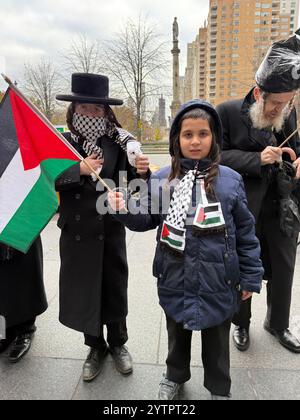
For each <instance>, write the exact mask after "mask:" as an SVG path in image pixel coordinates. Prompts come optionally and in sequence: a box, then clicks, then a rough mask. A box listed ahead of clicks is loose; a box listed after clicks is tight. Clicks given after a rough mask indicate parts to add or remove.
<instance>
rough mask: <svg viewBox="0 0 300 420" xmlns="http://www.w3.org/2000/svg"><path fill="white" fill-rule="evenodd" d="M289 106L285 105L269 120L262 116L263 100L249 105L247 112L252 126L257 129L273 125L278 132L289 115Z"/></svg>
mask: <svg viewBox="0 0 300 420" xmlns="http://www.w3.org/2000/svg"><path fill="white" fill-rule="evenodd" d="M289 113H290V111H289V106H288V105H287V106H286V107H285V108H284V109H283V110H282V112H281V114H280V115H279V116H278V117H276V118H274V119H273V120H269V119H267V118H266V117H265V116H264V101H263V100H259V101H257V102H255V103H254V104H253V105H251V107H250V110H249V114H250V118H251V121H252V124H253V127H254V128H257V129H258V130H263V129H265V128H270V127H273V128H274V130H275V131H276V132H277V133H278V132H279V131H281V130H282V127H283V125H284V123H285V121H286V120H287V118H288V116H289Z"/></svg>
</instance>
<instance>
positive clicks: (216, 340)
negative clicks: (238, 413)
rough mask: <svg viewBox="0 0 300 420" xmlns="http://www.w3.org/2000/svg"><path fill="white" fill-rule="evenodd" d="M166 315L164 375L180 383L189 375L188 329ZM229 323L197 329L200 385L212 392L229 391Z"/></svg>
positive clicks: (185, 380)
mask: <svg viewBox="0 0 300 420" xmlns="http://www.w3.org/2000/svg"><path fill="white" fill-rule="evenodd" d="M166 318H167V330H168V347H169V352H168V358H167V360H166V364H167V374H166V377H167V378H168V379H169V380H170V381H173V382H176V383H178V384H182V383H184V382H187V381H188V380H189V379H190V377H191V370H190V362H191V342H192V331H190V330H185V329H183V325H182V324H177V323H176V322H175V321H174V320H173V319H171V318H169V317H168V316H166ZM230 325H231V321H230V320H229V321H226V322H224V323H223V324H222V325H218V326H217V327H213V328H209V329H206V330H203V331H202V332H201V334H202V362H203V367H204V386H205V388H207V389H208V390H209V391H210V392H211V393H212V394H215V395H222V396H228V395H229V393H230V387H231V379H230V372H229V371H230V358H229V332H230Z"/></svg>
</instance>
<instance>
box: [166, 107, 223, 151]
mask: <svg viewBox="0 0 300 420" xmlns="http://www.w3.org/2000/svg"><path fill="white" fill-rule="evenodd" d="M195 108H200V109H204V110H205V111H206V112H208V113H209V114H210V115H211V116H212V118H213V119H214V122H215V126H216V131H217V143H218V145H219V146H220V149H221V150H222V140H223V128H222V122H221V119H220V117H219V114H218V113H217V111H216V110H215V108H214V107H213V106H212V105H211V104H210V103H208V102H206V101H202V100H201V99H194V100H192V101H189V102H186V103H185V104H183V105H182V106H181V107H180V109H179V111H178V113H177V115H176V117H175V118H174V121H173V123H172V125H171V130H170V140H169V151H170V155H171V156H174V147H173V143H172V140H171V139H172V138H173V137H174V134H175V133H176V132H178V130H179V122H180V120H181V118H182V117H183V115H184V114H186V113H187V112H189V111H191V110H192V109H195Z"/></svg>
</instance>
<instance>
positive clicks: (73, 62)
mask: <svg viewBox="0 0 300 420" xmlns="http://www.w3.org/2000/svg"><path fill="white" fill-rule="evenodd" d="M61 56H62V57H63V59H64V62H65V66H64V68H65V71H66V72H67V73H68V78H69V77H70V76H69V75H70V73H74V72H78V73H97V74H98V73H101V71H102V69H103V67H102V65H101V58H100V57H101V55H100V45H99V42H98V41H94V42H91V41H89V40H88V38H87V35H86V34H79V35H78V36H77V37H76V38H75V39H72V40H71V43H70V46H69V48H68V49H67V50H65V51H63V52H62V53H61Z"/></svg>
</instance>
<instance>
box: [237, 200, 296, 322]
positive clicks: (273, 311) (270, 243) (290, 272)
mask: <svg viewBox="0 0 300 420" xmlns="http://www.w3.org/2000/svg"><path fill="white" fill-rule="evenodd" d="M268 205H270V204H266V210H265V211H264V212H263V214H262V215H261V216H260V217H259V220H258V223H257V229H256V234H257V237H258V239H259V240H260V245H261V258H262V262H263V266H264V269H265V279H266V280H268V284H267V307H268V309H267V319H268V321H269V323H270V327H271V328H274V329H276V330H284V329H285V328H288V327H289V319H290V307H291V296H292V286H293V277H294V269H295V261H296V253H297V237H298V235H297V232H295V237H294V238H288V237H285V236H283V235H282V233H281V232H280V229H279V217H278V216H277V215H276V214H275V213H271V212H270V211H268ZM250 319H251V299H249V300H247V301H246V302H242V304H241V307H240V310H239V312H238V313H237V314H236V315H235V316H234V318H233V323H234V324H235V325H239V326H240V327H243V328H249V325H250Z"/></svg>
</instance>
